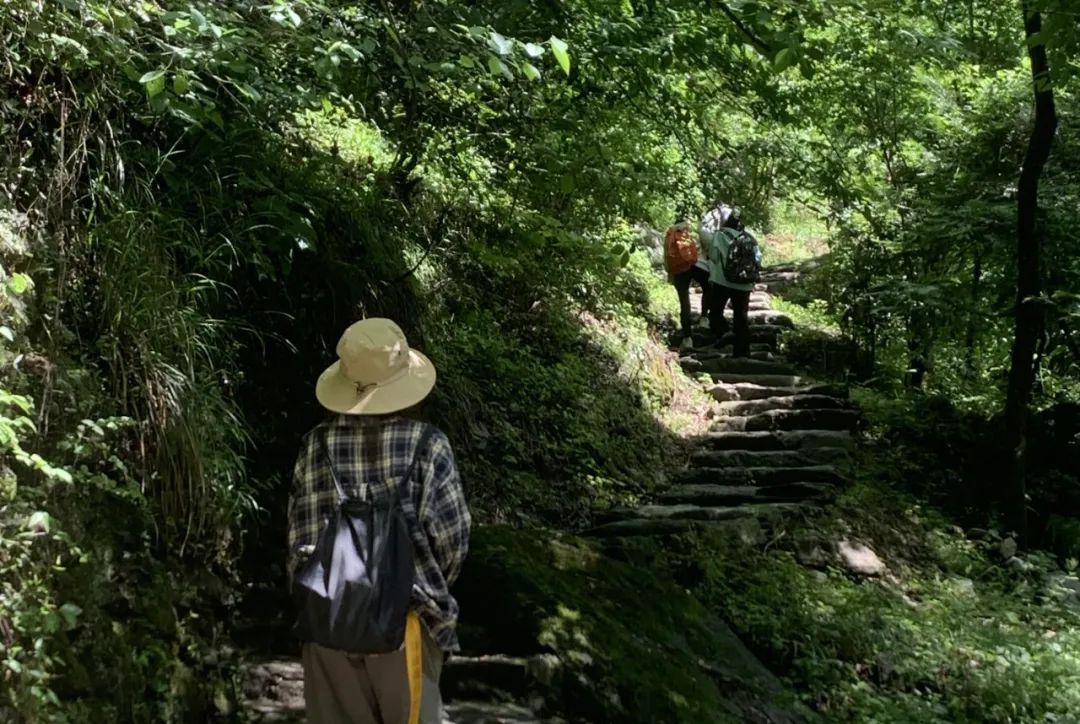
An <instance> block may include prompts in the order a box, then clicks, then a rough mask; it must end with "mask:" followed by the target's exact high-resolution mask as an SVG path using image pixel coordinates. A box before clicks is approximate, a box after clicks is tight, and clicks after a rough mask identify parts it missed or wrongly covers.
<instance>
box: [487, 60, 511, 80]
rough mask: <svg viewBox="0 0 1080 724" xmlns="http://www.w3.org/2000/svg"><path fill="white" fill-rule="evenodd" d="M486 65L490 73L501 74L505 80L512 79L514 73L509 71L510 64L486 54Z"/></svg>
mask: <svg viewBox="0 0 1080 724" xmlns="http://www.w3.org/2000/svg"><path fill="white" fill-rule="evenodd" d="M487 65H488V70H489V71H491V74H492V75H502V76H503V77H504V78H506V79H507V80H513V79H514V74H513V73H511V72H510V66H508V65H507V64H506V63H504V62H503V61H502V60H501V59H499V58H496V57H495V56H494V55H489V56H488V61H487Z"/></svg>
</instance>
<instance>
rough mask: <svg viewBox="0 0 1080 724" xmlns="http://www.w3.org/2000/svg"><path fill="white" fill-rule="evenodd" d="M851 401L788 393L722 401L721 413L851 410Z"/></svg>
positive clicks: (744, 415) (744, 414)
mask: <svg viewBox="0 0 1080 724" xmlns="http://www.w3.org/2000/svg"><path fill="white" fill-rule="evenodd" d="M850 409H853V406H852V404H851V402H849V401H848V400H843V399H840V398H838V397H832V396H829V395H786V396H781V397H766V398H764V399H761V400H745V401H738V402H722V403H720V414H721V415H726V416H728V417H747V416H749V415H758V414H760V413H762V412H768V411H769V410H850Z"/></svg>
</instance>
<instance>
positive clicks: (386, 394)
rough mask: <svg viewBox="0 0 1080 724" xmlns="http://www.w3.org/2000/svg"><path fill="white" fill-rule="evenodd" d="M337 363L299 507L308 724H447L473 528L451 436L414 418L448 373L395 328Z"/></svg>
mask: <svg viewBox="0 0 1080 724" xmlns="http://www.w3.org/2000/svg"><path fill="white" fill-rule="evenodd" d="M337 355H338V361H337V362H335V363H334V364H333V365H331V366H330V367H329V368H328V369H327V370H326V371H325V372H323V374H322V375H321V376H320V377H319V381H318V384H317V385H316V388H315V394H316V397H317V398H318V400H319V403H320V404H321V405H322V406H323V407H325V408H326V409H328V410H330V411H331V412H332V413H335V414H334V415H333V416H332V417H330V418H329V419H327V420H326V421H325V422H323V423H322V424H320V425H318V426H317V427H315V428H314V429H313V430H311V432H309V433H308V434H307V435H306V436H305V437H304V440H303V442H302V444H301V447H300V455H299V457H298V458H297V461H296V469H295V471H294V473H293V476H294V480H293V490H292V495H291V497H290V499H289V512H288V520H289V561H288V566H289V569H288V570H289V571H290V573H291V575H292V590H293V594H294V596H295V598H296V600H297V607H298V611H299V619H298V622H297V627H296V630H297V633H298V635H299V636H300V638H301V640H302V641H304V653H303V661H304V700H305V703H306V707H307V720H308V722H310V723H311V724H341V723H342V722H363V723H364V724H368V723H370V724H407V723H408V724H417V722H421V723H422V724H441V722H442V699H441V696H440V694H439V676H440V674H441V671H442V664H443V658H444V652H447V651H454V650H456V649H457V648H458V640H457V634H456V631H455V629H456V624H457V616H458V607H457V602H456V601H455V600H454V598H453V597H452V596H451V595H450V591H449V587H450V584H451V583H453V582H454V579H455V578H457V576H458V573H459V572H460V571H461V567H462V563H463V562H464V560H465V554H466V552H467V550H468V540H469V527H470V517H469V510H468V508H467V507H466V505H465V497H464V494H463V491H462V486H461V480H460V478H459V477H458V471H457V467H456V465H455V463H454V456H453V452H452V451H451V449H450V443H449V441H448V440H447V439H446V435H444V434H443V433H442V432H440V431H439V430H438V429H436V428H435V427H433V426H431V425H427V424H425V423H422V422H418V421H416V420H412V419H409V418H408V417H406V416H404V415H403V414H401V413H402V411H404V410H406V409H408V408H412V407H414V406H416V405H418V404H419V403H420V402H421V401H422V400H424V399H425V398H426V397H427V396H428V394H429V393H430V392H431V389H432V387H433V386H434V385H435V368H434V366H433V365H432V364H431V361H430V360H428V358H427V357H425V356H424V355H422V354H421V353H420V352H417V351H416V350H411V349H409V344H408V342H407V341H406V339H405V335H404V333H402V331H401V329H400V328H398V326H397V325H396V324H394V323H393V322H391V321H390V320H388V319H365V320H363V321H361V322H357V323H356V324H354V325H352V326H351V327H349V328H348V329H347V330H345V333H344V334H343V335H342V336H341V339H340V341H339V342H338V345H337Z"/></svg>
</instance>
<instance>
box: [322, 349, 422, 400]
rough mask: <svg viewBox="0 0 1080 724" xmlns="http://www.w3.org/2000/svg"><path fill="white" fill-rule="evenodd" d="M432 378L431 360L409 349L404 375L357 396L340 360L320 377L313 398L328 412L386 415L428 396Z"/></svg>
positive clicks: (353, 384) (357, 393)
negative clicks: (342, 369) (343, 371)
mask: <svg viewBox="0 0 1080 724" xmlns="http://www.w3.org/2000/svg"><path fill="white" fill-rule="evenodd" d="M435 377H436V375H435V365H433V364H432V363H431V360H429V359H428V358H427V357H426V356H425V355H424V354H423V353H421V352H417V351H416V350H414V349H412V350H409V367H408V370H407V371H406V372H405V374H403V375H401V376H400V377H398V378H397V379H395V380H392V381H390V382H387V383H386V384H384V385H377V386H376V387H373V388H371V389H370V390H368V391H367V392H364V393H363V394H360V393H359V392H358V391H357V389H356V383H354V382H353V381H352V380H350V379H349V378H347V377H346V376H345V375H344V374H343V373H342V371H341V362H340V361H339V362H335V363H334V364H332V365H330V366H329V367H327V368H326V371H325V372H323V373H322V374H321V375H319V381H318V382H317V383H316V384H315V397H316V398H318V400H319V404H320V405H322V406H323V407H325V408H326V409H327V410H330V411H331V412H338V413H341V414H343V415H389V414H390V413H392V412H400V411H402V410H405V409H408V408H410V407H412V406H413V405H415V404H417V403H419V402H421V401H422V400H423V399H424V398H425V397H427V396H428V395H430V394H431V390H432V388H434V387H435Z"/></svg>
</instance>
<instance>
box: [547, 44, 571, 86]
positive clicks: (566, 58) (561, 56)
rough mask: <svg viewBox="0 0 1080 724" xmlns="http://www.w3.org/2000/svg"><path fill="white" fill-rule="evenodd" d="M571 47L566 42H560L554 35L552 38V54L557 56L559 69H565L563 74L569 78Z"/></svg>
mask: <svg viewBox="0 0 1080 724" xmlns="http://www.w3.org/2000/svg"><path fill="white" fill-rule="evenodd" d="M569 48H570V46H568V45H567V44H566V42H565V41H563V40H560V39H559V38H557V37H555V36H554V35H552V36H551V52H552V53H554V54H555V60H557V61H558V62H559V67H560V68H562V69H563V72H564V73H566V75H567V76H569V75H570V52H569Z"/></svg>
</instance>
